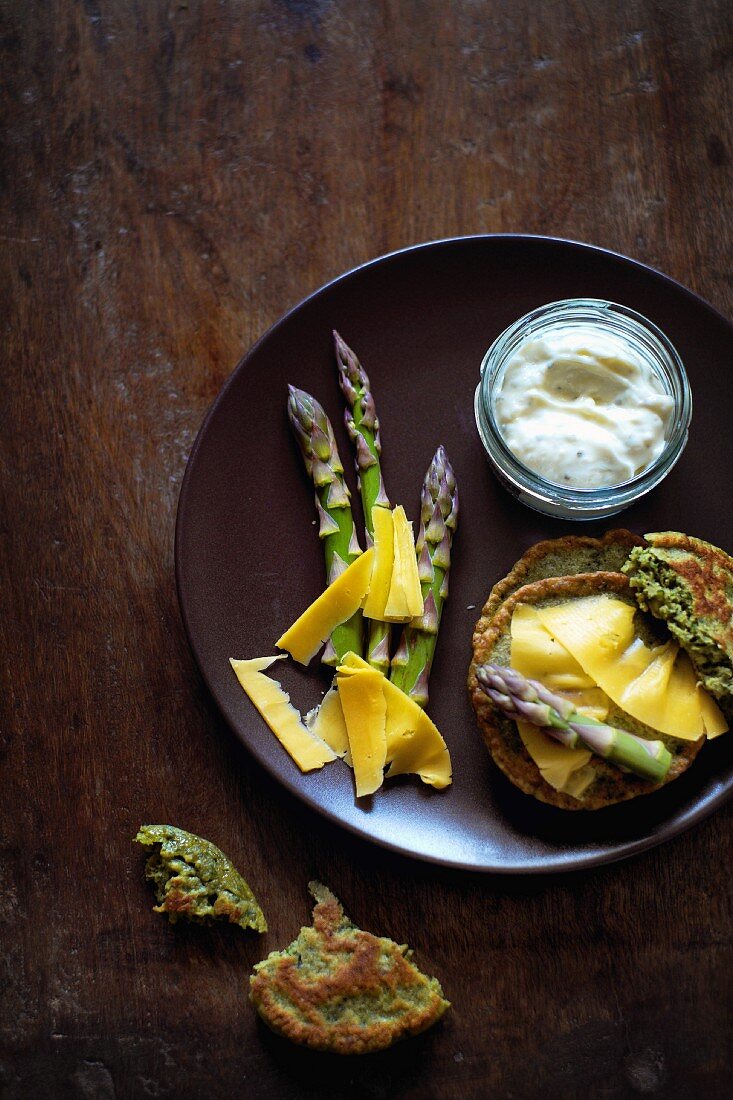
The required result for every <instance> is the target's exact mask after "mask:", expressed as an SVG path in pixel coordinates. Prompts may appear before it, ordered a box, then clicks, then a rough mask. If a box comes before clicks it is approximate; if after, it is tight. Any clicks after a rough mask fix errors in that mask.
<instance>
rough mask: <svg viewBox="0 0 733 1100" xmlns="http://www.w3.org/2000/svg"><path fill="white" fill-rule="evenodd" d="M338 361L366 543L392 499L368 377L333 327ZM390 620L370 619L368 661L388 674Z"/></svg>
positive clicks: (368, 543) (370, 538)
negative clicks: (375, 516) (377, 511)
mask: <svg viewBox="0 0 733 1100" xmlns="http://www.w3.org/2000/svg"><path fill="white" fill-rule="evenodd" d="M333 340H334V346H335V350H336V363H337V365H338V372H339V385H340V386H341V391H342V393H343V395H344V397H345V399H346V403H347V406H348V407H347V409H346V413H345V417H344V419H345V421H346V429H347V431H348V433H349V438H350V439H351V442H352V443H353V444H354V449H355V452H356V454H355V462H356V474H357V478H358V482H359V492H360V493H361V502H362V505H363V507H364V525H365V527H366V537H367V539H366V541H367V546H371V544H372V542H373V540H374V524H373V523H372V508H375V507H376V508H389V498H388V496H387V494H386V492H385V489H384V481H383V479H382V467H381V463H380V461H379V460H380V456H381V453H382V446H381V442H380V438H379V421H378V419H377V413H376V409H375V407H374V398H373V397H372V391H371V387H370V384H369V378H368V377H367V374H366V372H365V370H364V368H363V367H362V365H361V363H360V362H359V360H358V359H357V357H356V355H355V354H354V352H353V351H352V350H351V348H350V347H349V346H348V344H346V343H345V342H344V340H342V339H341V337H340V336H339V334H338V333H337V332H336V331H335V330H334V334H333ZM389 633H390V627H389V623H382V622H380V621H379V620H378V619H370V620H369V625H368V637H367V660H368V662H369V664H370V665H372V666H373V667H374V668H377V669H379V671H380V672H383V673H384V674H385V675H386V674H387V670H388V668H389Z"/></svg>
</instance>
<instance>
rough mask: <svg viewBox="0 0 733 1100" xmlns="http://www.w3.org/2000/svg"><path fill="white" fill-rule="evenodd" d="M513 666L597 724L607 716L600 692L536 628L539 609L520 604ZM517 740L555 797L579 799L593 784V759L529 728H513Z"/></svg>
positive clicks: (542, 630)
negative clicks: (556, 793) (564, 795)
mask: <svg viewBox="0 0 733 1100" xmlns="http://www.w3.org/2000/svg"><path fill="white" fill-rule="evenodd" d="M511 636H512V640H511V657H510V661H511V665H512V667H513V668H516V670H517V672H521V673H522V675H523V676H527V677H529V678H530V679H532V680H540V681H541V682H542V683H543V684H545V686H546V687H547V688H549V689H550V690H551V691H557V692H560V693H561V694H562V695H565V696H567V697H568V698H569V699H572V701H573V703H574V705H575V706H576V707H577V708H578V709H579V710H582V711H583V713H584V714H588V715H590V716H591V717H593V718H597V719H598V720H599V721H601V722H602V721H603V720H604V719H605V718H606V716H607V714H608V699H607V698H606V696H605V695H604V693H603V692H601V691H599V690H598V688H597V687H596V686H595V684H594V683H593V680H592V679H591V678H590V677H589V676H587V675H586V674H585V673H584V672H583V669H582V668H581V667H580V665H579V664H578V662H577V661H576V660H575V659H574V658H573V657H572V656H571V655H570V653H568V651H567V649H565V647H564V646H563V645H561V644H560V643H559V642H558V641H557V640H556V639H555V638H553V637H551V635H550V634H549V633H548V631H547V630H546V629H545V628H544V626H543V625H542V623H541V622H540V619H539V615H538V613H537V608H535V607H531V606H530V605H529V604H520V605H519V606H518V607H517V608H516V610H515V612H514V614H513V616H512V623H511ZM517 728H518V730H519V736H520V737H521V739H522V743H523V745H524V747H525V748H526V750H527V752H528V753H529V755H530V756H531V758H532V760H533V761H534V762H535V764H536V765H537V767H538V768H539V770H540V774H541V775H542V778H543V779H544V780H545V781H546V782H547V783H549V785H550V786H551V787H553V788H554V789H555V790H556V791H562V792H563V793H564V794H569V795H571V797H573V798H577V799H580V798H581V796H582V795H583V793H584V792H585V791H586V790H587V789H588V787H589V786H590V784H591V783H592V782H593V780H594V778H595V771H594V770H593V768H592V767H590V766H589V761H590V759H591V756H592V753H591V752H589V751H588V750H587V749H570V748H568V747H567V746H566V745H561V744H560V743H559V742H558V741H553V739H552V738H551V737H548V735H547V734H546V733H544V732H543V731H542V730H541V729H538V728H537V727H536V726H533V725H531V724H530V723H529V722H517Z"/></svg>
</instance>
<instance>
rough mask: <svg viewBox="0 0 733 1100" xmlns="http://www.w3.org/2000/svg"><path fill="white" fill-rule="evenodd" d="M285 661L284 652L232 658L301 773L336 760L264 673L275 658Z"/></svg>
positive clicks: (275, 684) (245, 688) (241, 680)
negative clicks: (263, 655) (240, 659)
mask: <svg viewBox="0 0 733 1100" xmlns="http://www.w3.org/2000/svg"><path fill="white" fill-rule="evenodd" d="M284 660H285V654H284V653H281V654H280V655H279V656H277V657H253V658H252V659H251V660H249V661H238V660H235V659H234V658H232V657H230V658H229V662H230V664H231V666H232V668H233V669H234V671H235V673H236V676H237V679H238V680H239V682H240V684H241V685H242V687H243V688H244V690H245V691H246V693H247V695H248V696H249V698H250V699H251V700H252V702H253V703H254V705H255V706H256V708H257V710H258V711H259V712H260V714H261V715H262V717H263V718H264V719H265V721H266V722H267V724H268V726H269V727H270V729H271V730H272V732H273V733H274V734H275V736H276V737H277V739H278V741H279V742H280V744H281V745H282V747H283V748H284V749H285V751H286V752H287V753H288V754H289V755H290V756H291V757H292V759H293V760H294V761H295V763H296V764H297V765H298V767H299V768H300V770H301V771H302V772H309V771H313V770H314V769H315V768H322V767H323V765H324V764H328V763H329V762H330V761H331V760H335V759H336V753H335V752H334V751H333V749H331V748H329V746H328V745H327V744H325V742H324V741H321V740H320V739H319V738H318V737H316V736H314V734H313V733H312V732H311V731H310V730H308V729H306V727H305V726H304V725H303V723H302V721H301V717H300V714H299V713H298V711H297V710H296V709H295V707H294V706H293V705H292V704H291V702H290V696H289V695H288V693H287V692H286V691H283V689H282V687H281V686H280V684H278V683H277V681H276V680H271V679H270V677H269V676H265V675H264V669H266V668H269V667H270V665H271V664H273V662H274V661H284Z"/></svg>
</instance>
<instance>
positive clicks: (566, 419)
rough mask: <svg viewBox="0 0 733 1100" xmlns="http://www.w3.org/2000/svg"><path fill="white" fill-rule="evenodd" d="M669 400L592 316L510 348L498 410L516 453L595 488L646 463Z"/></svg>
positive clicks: (661, 434)
mask: <svg viewBox="0 0 733 1100" xmlns="http://www.w3.org/2000/svg"><path fill="white" fill-rule="evenodd" d="M673 409H674V400H673V398H672V397H671V396H670V395H669V394H666V393H665V392H664V390H663V388H662V383H661V381H660V379H659V377H658V376H657V374H656V373H655V371H654V368H653V367H652V366H651V364H650V363H649V362H648V361H647V360H646V359H645V358H644V357H643V355H642V354H641V353H640V352H637V351H636V349H635V348H634V347H632V346H631V345H630V344H629V343H627V342H626V341H625V340H623V339H622V338H620V337H618V336H615V335H614V334H613V333H607V332H603V331H600V330H599V329H598V328H595V327H594V326H593V325H592V324H587V323H586V324H577V325H560V326H558V327H557V328H555V329H551V330H549V331H547V330H546V331H545V332H544V333H542V334H541V335H538V336H537V337H530V338H529V339H527V340H526V341H525V342H524V343H522V344H520V345H519V347H518V348H517V349H516V350H515V351H514V353H513V354H512V355H511V357H510V359H509V361H508V363H507V366H506V368H505V370H504V373H503V378H502V382H501V387H500V390H499V392H498V395H497V397H496V399H495V407H494V411H495V418H496V423H497V425H498V428H499V431H500V432H501V435H502V436H503V438H504V440H505V442H506V445H507V446H508V447H509V449H510V450H511V451H512V452H513V453H514V454H515V455H516V457H517V458H518V459H519V460H520V462H523V463H524V465H525V466H528V467H529V468H530V469H531V470H533V471H534V472H535V473H537V474H539V475H540V476H541V477H543V478H544V479H545V480H546V481H549V482H552V483H553V484H555V485H566V486H576V487H578V488H585V489H596V488H606V487H608V486H611V485H618V484H619V483H620V482H622V481H628V479H629V478H631V477H634V475H635V474H639V473H641V472H642V471H644V470H646V469H648V468H649V467H650V466H651V465H652V464H653V463H654V461H655V460H656V459H657V458H658V457H659V455H660V454H661V452H662V450H663V449H664V445H665V435H666V432H667V428H668V424H669V421H670V417H671V414H672V412H673Z"/></svg>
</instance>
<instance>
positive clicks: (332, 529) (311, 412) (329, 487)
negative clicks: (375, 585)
mask: <svg viewBox="0 0 733 1100" xmlns="http://www.w3.org/2000/svg"><path fill="white" fill-rule="evenodd" d="M288 394H289V397H288V416H289V417H290V423H291V425H292V427H293V431H294V432H295V438H296V439H297V440H298V443H299V445H300V450H301V453H302V455H303V461H304V462H305V468H306V470H307V471H308V474H309V475H310V477H311V478H312V480H313V484H314V486H315V490H316V511H317V513H318V519H319V529H318V534H319V536H320V538H321V539H322V540H323V551H324V555H325V558H326V579H327V583H328V584H331V583H332V582H333V581H335V580H336V577H338V576H340V574H341V573H343V571H344V569H346V567H347V566H348V565H350V564H351V562H352V561H354V560H355V558H358V557H359V555H360V554H361V553H362V550H361V547H360V545H359V540H358V538H357V535H356V527H355V526H354V518H353V516H352V514H351V504H350V499H349V490H348V488H347V486H346V482H345V481H344V477H343V473H344V468H343V466H342V465H341V459H340V458H339V453H338V447H337V446H336V440H335V438H334V435H333V428H332V427H331V422H330V420H329V419H328V417H327V416H326V413H325V412H324V410H323V408H322V407H321V406H320V405H319V404H318V402H317V401H316V399H315V398H314V397H311V395H310V394H309V393H306V392H305V390H299V389H296V387H295V386H288ZM349 651H352V652H353V653H358V654H359V655H361V652H362V616H361V612H360V611H358V612H357V613H356V615H353V616H352V617H351V618H350V619H349V620H348V622H345V623H342V624H341V626H338V627H336V629H335V630H334V632H333V634H332V635H331V638H330V639H329V641H328V642H327V643H326V648H325V650H324V652H323V657H322V658H321V660H322V661H323V663H324V664H327V665H337V664H338V663H339V662H340V661H341V659H342V658H343V657H344V655H345V654H346V653H348V652H349Z"/></svg>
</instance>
